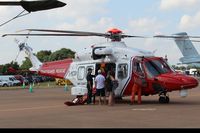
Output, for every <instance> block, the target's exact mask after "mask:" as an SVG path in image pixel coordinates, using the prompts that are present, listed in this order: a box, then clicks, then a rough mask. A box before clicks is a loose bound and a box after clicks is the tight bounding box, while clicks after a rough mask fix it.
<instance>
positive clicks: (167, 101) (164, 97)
mask: <svg viewBox="0 0 200 133" xmlns="http://www.w3.org/2000/svg"><path fill="white" fill-rule="evenodd" d="M169 101H170V99H169V97H168V96H160V98H159V103H161V104H165V103H169Z"/></svg>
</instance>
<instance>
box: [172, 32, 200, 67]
mask: <svg viewBox="0 0 200 133" xmlns="http://www.w3.org/2000/svg"><path fill="white" fill-rule="evenodd" d="M174 35H176V36H178V37H176V38H175V42H176V45H177V46H178V48H179V49H180V51H181V53H182V54H183V56H184V57H183V58H181V59H180V61H181V62H182V63H183V64H190V63H196V62H200V55H199V53H198V51H197V50H196V48H195V47H194V45H193V43H192V41H191V40H190V39H189V36H188V34H187V33H186V32H182V33H177V34H174Z"/></svg>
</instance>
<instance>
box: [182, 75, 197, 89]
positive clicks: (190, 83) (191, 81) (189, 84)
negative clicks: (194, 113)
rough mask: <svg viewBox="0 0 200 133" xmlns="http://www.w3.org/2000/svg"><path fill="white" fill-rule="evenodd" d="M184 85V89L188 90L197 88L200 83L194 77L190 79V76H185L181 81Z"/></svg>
mask: <svg viewBox="0 0 200 133" xmlns="http://www.w3.org/2000/svg"><path fill="white" fill-rule="evenodd" d="M180 81H181V82H182V83H183V86H182V87H183V88H185V89H187V88H191V87H192V88H195V87H197V86H198V85H199V81H198V80H197V79H196V78H194V77H190V76H185V77H182V78H181V80H180Z"/></svg>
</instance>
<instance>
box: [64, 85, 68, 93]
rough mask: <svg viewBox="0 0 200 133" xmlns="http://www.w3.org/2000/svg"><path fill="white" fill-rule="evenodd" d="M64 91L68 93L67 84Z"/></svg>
mask: <svg viewBox="0 0 200 133" xmlns="http://www.w3.org/2000/svg"><path fill="white" fill-rule="evenodd" d="M64 91H65V92H67V91H68V86H67V84H65V87H64Z"/></svg>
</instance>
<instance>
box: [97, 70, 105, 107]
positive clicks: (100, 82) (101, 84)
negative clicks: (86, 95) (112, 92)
mask: <svg viewBox="0 0 200 133" xmlns="http://www.w3.org/2000/svg"><path fill="white" fill-rule="evenodd" d="M95 87H96V89H97V93H96V95H97V96H98V97H99V105H101V104H102V100H101V97H103V99H104V104H106V95H105V77H104V76H103V75H102V72H101V70H98V75H97V76H96V78H95Z"/></svg>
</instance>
